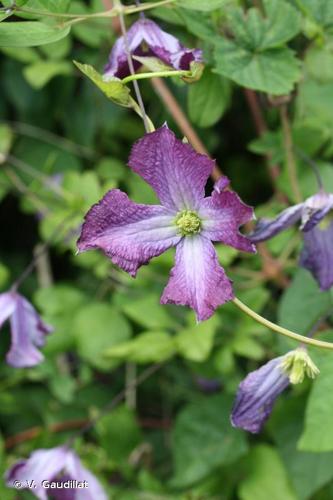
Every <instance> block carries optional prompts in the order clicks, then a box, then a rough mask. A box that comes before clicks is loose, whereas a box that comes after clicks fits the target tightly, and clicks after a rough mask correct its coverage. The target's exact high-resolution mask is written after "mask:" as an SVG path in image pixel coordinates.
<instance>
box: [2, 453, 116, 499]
mask: <svg viewBox="0 0 333 500" xmlns="http://www.w3.org/2000/svg"><path fill="white" fill-rule="evenodd" d="M5 479H6V484H7V486H9V487H10V488H14V487H15V484H17V482H18V483H19V484H22V485H24V487H25V488H29V489H30V491H31V492H32V493H33V494H34V495H35V496H36V497H37V498H38V499H39V500H47V498H48V495H50V497H51V498H53V499H55V500H107V496H106V493H105V491H104V490H103V488H102V486H101V484H100V483H99V481H98V480H97V478H96V477H95V476H94V475H93V474H92V473H91V472H90V471H89V470H87V469H86V468H85V467H83V465H82V463H81V461H80V459H79V457H78V456H77V455H76V454H75V453H74V452H73V451H72V450H70V449H68V448H67V447H66V446H58V447H57V448H51V449H48V450H45V449H42V450H37V451H34V452H33V453H32V454H31V455H30V457H29V458H28V459H27V460H20V461H19V462H16V464H14V465H13V466H12V467H11V468H10V469H9V470H8V471H7V472H6V478H5Z"/></svg>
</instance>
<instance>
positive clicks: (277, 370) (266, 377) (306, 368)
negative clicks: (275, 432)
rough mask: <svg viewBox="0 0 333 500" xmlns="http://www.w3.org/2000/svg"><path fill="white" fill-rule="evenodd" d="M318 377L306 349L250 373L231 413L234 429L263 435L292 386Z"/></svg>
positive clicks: (290, 353)
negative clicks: (276, 406) (280, 399)
mask: <svg viewBox="0 0 333 500" xmlns="http://www.w3.org/2000/svg"><path fill="white" fill-rule="evenodd" d="M318 373H319V370H318V368H317V367H316V365H315V364H314V363H313V361H312V360H311V358H310V356H309V355H308V353H307V351H306V349H305V348H303V347H300V348H297V349H295V350H293V351H290V352H288V353H287V354H285V355H284V356H279V357H278V358H274V359H272V360H271V361H269V362H268V363H266V364H265V365H263V366H261V367H260V368H259V369H258V370H255V371H253V372H251V373H249V374H248V375H247V376H246V377H245V379H244V380H243V381H242V382H241V383H240V384H239V387H238V392H237V396H236V401H235V403H234V406H233V409H232V413H231V423H232V425H233V427H240V428H242V429H245V430H246V431H249V432H252V433H255V434H256V433H258V432H260V430H261V428H262V426H263V425H264V423H265V422H266V420H267V418H268V417H269V415H270V414H271V411H272V409H273V406H274V403H275V400H276V398H277V397H278V396H279V395H280V394H281V392H283V391H284V390H285V389H286V388H287V387H288V385H289V384H290V383H291V384H300V383H301V382H303V380H304V377H305V376H307V377H309V378H315V377H316V376H317V375H318Z"/></svg>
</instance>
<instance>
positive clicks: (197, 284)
mask: <svg viewBox="0 0 333 500" xmlns="http://www.w3.org/2000/svg"><path fill="white" fill-rule="evenodd" d="M233 296H234V295H233V291H232V286H231V282H230V280H229V279H228V278H227V276H226V275H225V272H224V270H223V269H222V267H221V266H220V265H219V263H218V260H217V256H216V252H215V249H214V247H213V244H212V243H211V241H209V240H208V239H207V238H204V237H202V236H200V235H196V236H186V237H185V238H183V239H182V240H181V242H180V243H179V244H178V245H177V248H176V263H175V266H174V267H173V269H172V270H171V274H170V279H169V282H168V284H167V286H166V288H165V289H164V292H163V295H162V297H161V303H162V304H170V303H172V304H178V305H179V304H181V305H186V306H189V307H191V308H192V309H194V310H195V311H196V313H197V319H198V321H202V320H205V319H208V318H209V317H210V316H212V314H213V313H214V310H215V309H216V308H217V307H218V306H219V305H221V304H224V303H225V302H227V301H228V300H231V299H232V298H233Z"/></svg>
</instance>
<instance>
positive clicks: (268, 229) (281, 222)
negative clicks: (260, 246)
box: [248, 203, 304, 243]
mask: <svg viewBox="0 0 333 500" xmlns="http://www.w3.org/2000/svg"><path fill="white" fill-rule="evenodd" d="M303 206H304V204H303V203H299V204H298V205H293V206H292V207H289V208H286V209H285V210H283V211H282V212H281V213H280V214H279V215H278V216H277V217H276V218H275V219H260V220H259V222H258V224H257V226H256V228H255V230H254V231H253V233H251V234H249V235H248V237H249V238H250V240H251V241H252V242H253V243H257V242H259V241H264V240H268V239H269V238H273V236H275V235H277V234H278V233H280V232H281V231H284V230H285V229H287V228H288V227H290V226H292V225H293V224H295V223H296V222H297V221H298V220H299V219H300V218H301V216H302V210H303Z"/></svg>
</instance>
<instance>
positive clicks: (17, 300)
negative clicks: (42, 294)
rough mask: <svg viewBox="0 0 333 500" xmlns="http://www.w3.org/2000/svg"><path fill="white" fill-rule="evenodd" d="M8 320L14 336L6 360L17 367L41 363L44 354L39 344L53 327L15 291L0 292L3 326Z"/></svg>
mask: <svg viewBox="0 0 333 500" xmlns="http://www.w3.org/2000/svg"><path fill="white" fill-rule="evenodd" d="M7 319H9V321H10V328H11V338H12V342H11V348H10V350H9V352H8V353H7V356H6V360H7V363H8V364H9V365H11V366H14V367H15V368H24V367H28V366H34V365H37V364H38V363H41V362H42V361H43V359H44V356H43V355H42V353H41V352H40V351H39V350H38V349H37V347H42V346H43V345H44V343H45V336H46V335H47V334H49V333H51V332H52V328H51V327H50V326H49V325H46V324H45V323H44V322H43V321H42V319H41V317H40V316H39V315H38V313H37V311H36V310H35V309H34V307H33V306H32V305H31V304H30V302H28V301H27V300H26V299H25V298H24V297H22V295H20V294H19V293H17V292H14V291H10V292H6V293H2V294H0V328H1V327H2V325H3V324H4V322H5V321H6V320H7Z"/></svg>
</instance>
